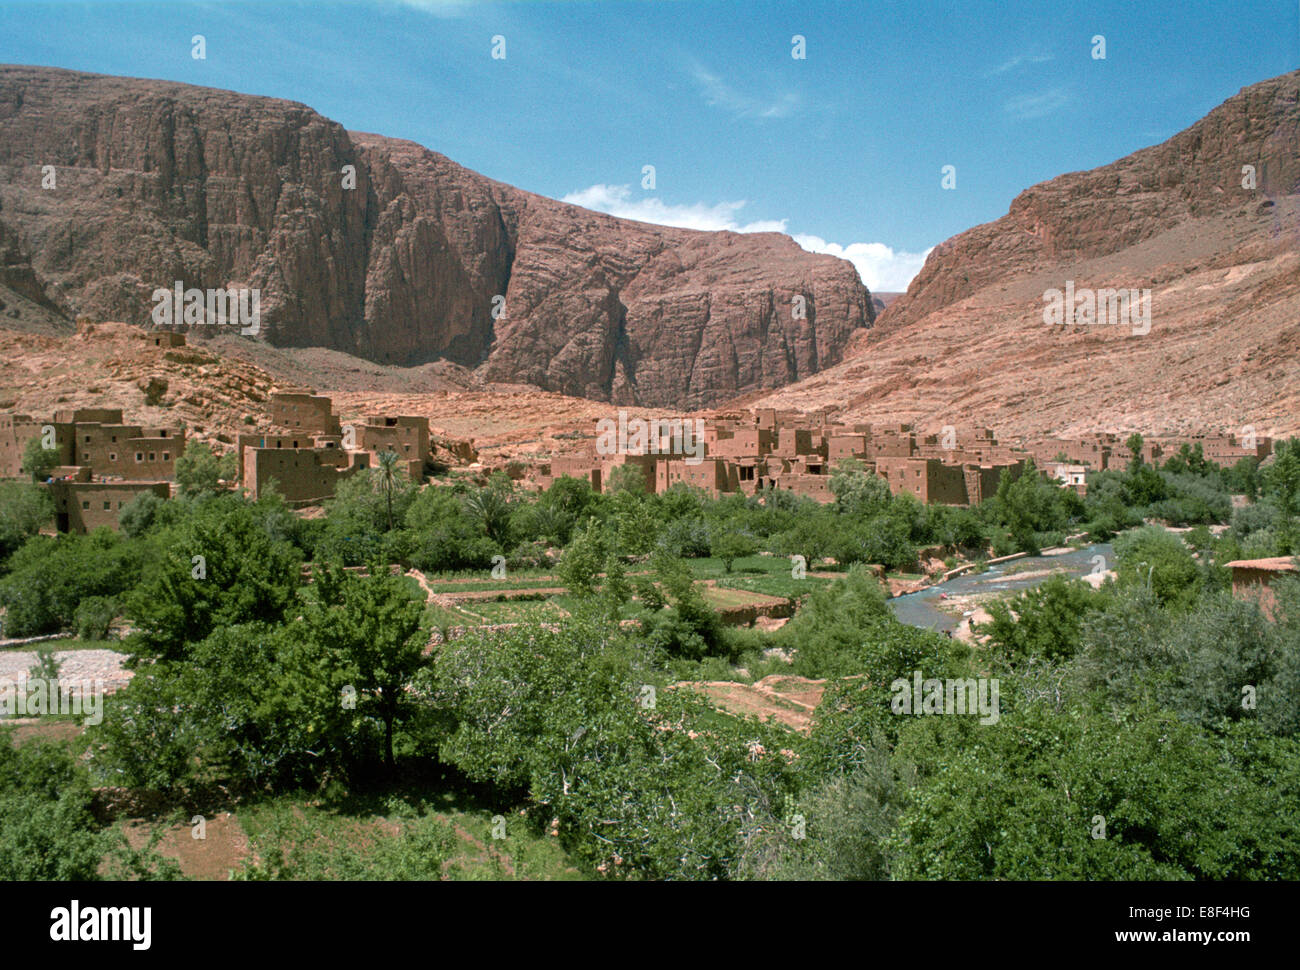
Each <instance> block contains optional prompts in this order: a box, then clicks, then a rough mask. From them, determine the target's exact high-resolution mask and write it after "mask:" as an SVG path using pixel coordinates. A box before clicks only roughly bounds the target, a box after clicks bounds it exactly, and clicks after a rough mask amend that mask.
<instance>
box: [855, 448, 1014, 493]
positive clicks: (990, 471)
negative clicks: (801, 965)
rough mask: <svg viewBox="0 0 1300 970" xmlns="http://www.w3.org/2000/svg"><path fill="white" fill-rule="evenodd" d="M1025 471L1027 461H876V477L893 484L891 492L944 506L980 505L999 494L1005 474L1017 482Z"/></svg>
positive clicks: (916, 459)
mask: <svg viewBox="0 0 1300 970" xmlns="http://www.w3.org/2000/svg"><path fill="white" fill-rule="evenodd" d="M1024 468H1025V464H1024V462H1023V461H1015V462H998V463H992V464H987V465H980V464H975V463H972V462H967V463H964V464H960V465H949V464H945V463H944V462H942V461H940V460H939V459H938V458H878V459H876V474H877V475H879V476H880V477H881V478H883V479H884V480H885V481H886V482H888V483H889V490H890V492H891V493H893V494H894V495H901V494H902V493H904V492H907V493H909V494H911V495H915V496H916V497H917V498H918V499H920V500H921V501H922V502H924V503H926V504H929V503H931V502H937V503H939V504H941V505H978V504H979V503H980V502H983V501H984V500H985V499H987V498H989V497H991V496H992V495H993V494H994V493H996V492H997V490H998V483H999V482H1000V481H1001V480H1002V473H1003V472H1004V471H1006V472H1008V473H1010V475H1011V477H1012V478H1013V479H1015V478H1019V477H1020V475H1021V473H1022V472H1023V471H1024Z"/></svg>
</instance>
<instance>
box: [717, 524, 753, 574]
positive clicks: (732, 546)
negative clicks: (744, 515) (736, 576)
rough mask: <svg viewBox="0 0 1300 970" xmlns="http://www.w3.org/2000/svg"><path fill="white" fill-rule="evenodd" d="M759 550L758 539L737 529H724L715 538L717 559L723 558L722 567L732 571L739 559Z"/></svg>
mask: <svg viewBox="0 0 1300 970" xmlns="http://www.w3.org/2000/svg"><path fill="white" fill-rule="evenodd" d="M757 551H758V541H757V540H756V539H755V538H754V537H753V536H751V535H749V534H748V533H745V532H741V531H739V530H737V529H722V530H720V531H719V532H718V534H717V535H715V536H714V538H713V543H712V549H711V550H710V552H712V554H713V557H714V558H715V559H721V560H722V568H723V569H724V570H725V571H726V572H728V573H730V572H731V567H732V566H733V565H734V564H735V562H736V560H737V559H743V558H744V557H746V556H752V555H753V554H754V553H755V552H757Z"/></svg>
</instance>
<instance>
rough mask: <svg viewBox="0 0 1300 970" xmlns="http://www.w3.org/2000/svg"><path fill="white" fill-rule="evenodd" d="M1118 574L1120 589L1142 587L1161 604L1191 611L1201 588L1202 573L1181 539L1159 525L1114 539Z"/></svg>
mask: <svg viewBox="0 0 1300 970" xmlns="http://www.w3.org/2000/svg"><path fill="white" fill-rule="evenodd" d="M1115 557H1116V559H1117V560H1118V563H1117V567H1116V573H1117V574H1118V579H1119V583H1120V585H1121V586H1134V585H1143V586H1146V587H1147V588H1148V589H1150V590H1151V591H1152V592H1154V593H1155V595H1156V598H1157V599H1158V600H1159V601H1160V602H1161V603H1162V604H1170V605H1173V606H1177V607H1179V608H1184V609H1185V608H1188V607H1190V606H1191V605H1192V604H1193V603H1195V601H1196V598H1197V595H1198V594H1199V591H1200V589H1201V574H1200V570H1199V569H1198V567H1197V564H1196V560H1195V558H1193V556H1192V551H1191V550H1190V549H1188V548H1187V546H1186V545H1184V543H1183V541H1182V539H1180V538H1179V537H1178V536H1176V535H1174V534H1173V533H1172V532H1167V531H1166V530H1164V529H1161V528H1160V527H1158V526H1146V527H1144V528H1141V529H1136V530H1134V531H1132V532H1128V533H1125V534H1124V535H1122V536H1120V537H1119V538H1117V539H1116V540H1115Z"/></svg>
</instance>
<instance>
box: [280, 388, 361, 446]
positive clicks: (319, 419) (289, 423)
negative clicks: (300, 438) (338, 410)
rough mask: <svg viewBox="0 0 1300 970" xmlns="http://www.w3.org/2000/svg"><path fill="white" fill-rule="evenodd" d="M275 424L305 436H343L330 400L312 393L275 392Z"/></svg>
mask: <svg viewBox="0 0 1300 970" xmlns="http://www.w3.org/2000/svg"><path fill="white" fill-rule="evenodd" d="M269 410H270V412H271V424H273V425H275V426H276V427H277V428H286V429H288V430H290V431H301V432H303V433H304V434H311V433H316V434H327V435H337V434H342V433H343V432H342V429H341V428H340V427H339V419H338V416H337V415H335V414H334V405H333V402H332V401H330V399H329V398H327V397H324V396H322V395H319V394H316V393H314V392H313V391H309V390H293V391H289V390H285V391H279V390H277V391H272V392H271V401H270V407H269Z"/></svg>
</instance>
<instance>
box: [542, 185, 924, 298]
mask: <svg viewBox="0 0 1300 970" xmlns="http://www.w3.org/2000/svg"><path fill="white" fill-rule="evenodd" d="M561 201H563V202H568V203H569V204H570V205H580V206H582V207H583V208H586V209H595V210H596V211H597V212H605V213H608V214H609V215H611V216H618V217H619V218H620V219H635V220H637V221H638V222H649V223H653V224H655V225H659V226H675V227H677V228H679V229H703V230H715V231H716V230H721V229H729V230H731V231H732V232H786V223H787V222H788V221H789V220H788V219H760V220H757V221H754V222H745V223H742V222H740V220H739V218H738V216H739V214H740V210H741V209H743V208H744V207H745V205H746V202H745V201H744V200H741V201H739V202H718V203H715V204H713V205H708V204H706V203H703V202H697V203H695V204H694V205H668V204H665V203H664V202H663V200H662V199H659V198H657V197H655V196H645V197H641V198H633V197H632V188H631V186H628V185H593V186H591V187H590V188H586V189H581V190H580V191H577V192H570V193H569V194H568V195H566V196H564V198H563V199H562V200H561ZM789 235H790V236H791V238H792V239H794V241H795V242H796V243H798V244H799V245H800V246H801V247H803V248H804V249H806V250H807V251H808V252H810V253H827V254H829V255H831V256H838V257H840V258H841V259H847V260H848V261H849V262H850V263H852V264H853V265H854V267H855V268H856V269H857V271H858V275H859V276H860V277H862V282H863V283H865V284H866V285H867V288H868V289H869V290H872V291H876V290H880V291H882V292H885V293H891V292H902V291H904V290H906V289H907V285H908V284H909V283H911V282H912V277H914V276H915V275H916V274H917V273H919V272H920V271H921V267H922V266H924V265H925V258H926V257H927V256H928V255H930V249H933V248H934V247H933V246H932V247H930V249H927V250H926V251H925V252H923V253H909V252H904V251H902V250H895V249H893V248H892V247H890V246H887V245H885V244H884V243H876V242H872V243H849V244H848V245H847V246H841V245H839V244H838V243H828V242H827V241H826V240H825V239H822V238H821V237H820V236H811V235H807V234H804V233H798V234H794V233H789Z"/></svg>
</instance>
